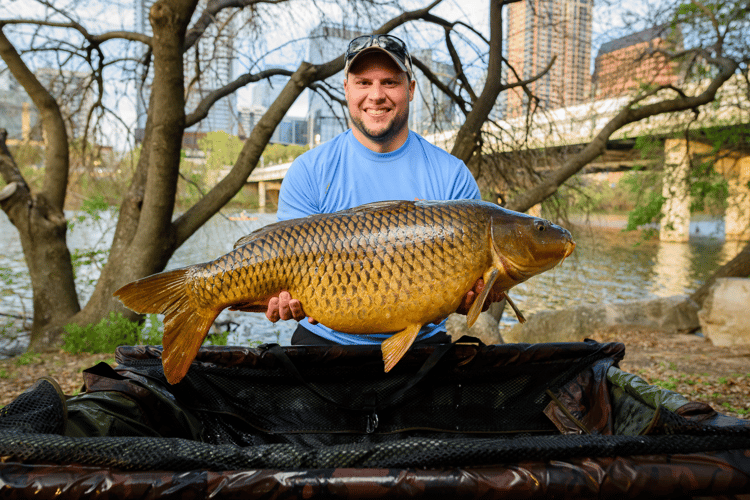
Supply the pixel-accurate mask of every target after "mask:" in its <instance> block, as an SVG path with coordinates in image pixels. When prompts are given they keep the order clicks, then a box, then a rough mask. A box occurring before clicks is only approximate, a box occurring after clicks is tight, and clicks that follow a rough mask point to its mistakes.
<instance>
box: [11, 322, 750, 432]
mask: <svg viewBox="0 0 750 500" xmlns="http://www.w3.org/2000/svg"><path fill="white" fill-rule="evenodd" d="M593 338H594V340H597V341H599V342H622V343H624V344H625V346H626V351H625V359H624V360H623V361H622V362H621V363H620V367H621V368H622V369H623V370H625V371H627V372H630V373H633V374H636V375H639V376H640V377H642V378H643V379H645V380H646V381H647V382H649V383H650V384H653V385H658V386H660V387H663V388H665V389H669V390H672V391H675V392H678V393H680V394H682V395H684V396H685V397H686V398H687V399H689V400H690V401H699V402H704V403H708V404H710V405H711V406H712V407H713V408H714V409H715V410H716V411H718V412H720V413H723V414H725V415H731V416H735V417H739V418H745V419H750V347H716V346H713V345H712V344H711V343H710V342H709V341H707V340H705V339H703V338H701V337H699V336H697V335H692V334H676V333H667V332H660V331H655V330H645V329H640V328H632V327H622V326H615V327H607V328H603V329H601V330H598V331H597V332H595V334H594V335H593ZM100 361H104V362H106V363H109V364H110V365H113V366H114V365H115V360H114V356H107V355H102V354H69V353H66V352H64V351H60V352H55V353H45V354H24V355H21V356H17V357H15V358H10V359H5V360H0V405H2V406H5V405H7V404H8V403H10V402H11V401H12V400H13V399H15V398H16V397H18V395H20V394H21V393H22V392H23V391H25V390H26V389H28V388H29V387H30V386H31V385H32V384H33V383H34V382H35V381H36V380H37V379H39V378H40V377H43V376H49V377H52V378H54V379H55V380H57V381H58V383H59V384H60V387H61V388H62V390H63V392H64V393H65V394H68V395H76V394H78V393H79V391H80V389H81V385H82V383H83V377H82V375H81V372H82V371H83V370H85V369H86V368H90V367H92V366H94V365H96V364H97V363H99V362H100Z"/></svg>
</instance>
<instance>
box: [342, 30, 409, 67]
mask: <svg viewBox="0 0 750 500" xmlns="http://www.w3.org/2000/svg"><path fill="white" fill-rule="evenodd" d="M371 47H378V48H381V49H383V50H385V51H386V52H388V54H389V55H390V56H391V57H392V58H393V59H394V61H396V63H398V65H399V66H401V69H403V70H404V71H405V72H406V73H407V74H408V75H409V77H411V68H412V63H411V55H409V51H408V50H407V49H406V44H405V43H404V41H403V40H401V39H400V38H398V37H395V36H393V35H363V36H358V37H357V38H355V39H354V40H352V41H351V42H349V46H348V47H347V49H346V70H345V72H346V73H348V72H349V66H350V65H351V62H352V61H353V60H354V58H355V57H357V55H359V54H360V53H361V52H362V51H363V50H365V49H369V48H371Z"/></svg>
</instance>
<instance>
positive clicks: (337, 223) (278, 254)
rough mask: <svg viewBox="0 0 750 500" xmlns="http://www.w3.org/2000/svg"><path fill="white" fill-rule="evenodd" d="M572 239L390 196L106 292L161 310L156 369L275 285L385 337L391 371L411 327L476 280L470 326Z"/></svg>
mask: <svg viewBox="0 0 750 500" xmlns="http://www.w3.org/2000/svg"><path fill="white" fill-rule="evenodd" d="M574 248H575V243H574V242H573V239H572V238H571V236H570V233H569V232H568V231H567V230H566V229H563V228H561V227H560V226H557V225H555V224H551V223H550V222H548V221H546V220H544V219H539V218H536V217H531V216H528V215H525V214H521V213H518V212H512V211H510V210H506V209H503V208H501V207H499V206H497V205H494V204H491V203H486V202H481V201H473V200H462V201H444V202H430V201H416V202H412V201H388V202H378V203H370V204H367V205H362V206H360V207H356V208H352V209H349V210H343V211H340V212H336V213H331V214H321V215H312V216H310V217H305V218H301V219H294V220H287V221H282V222H277V223H275V224H270V225H268V226H265V227H263V228H261V229H258V230H257V231H255V232H253V233H251V234H249V235H247V236H245V237H243V238H241V239H240V240H239V241H237V243H236V244H235V246H234V249H233V250H232V251H230V252H229V253H227V254H226V255H223V256H221V257H219V258H218V259H216V260H214V261H213V262H207V263H203V264H196V265H193V266H189V267H184V268H181V269H175V270H172V271H166V272H163V273H159V274H155V275H152V276H149V277H146V278H143V279H139V280H137V281H134V282H132V283H130V284H128V285H125V286H124V287H122V288H120V289H119V290H117V291H116V292H115V296H116V297H118V298H119V299H120V300H121V301H122V302H123V304H125V305H126V306H127V307H129V308H130V309H132V310H134V311H136V312H139V313H160V314H164V315H165V318H164V340H163V344H164V351H163V355H162V363H163V366H164V374H165V375H166V377H167V380H168V381H169V382H170V383H172V384H174V383H177V382H179V381H180V380H181V379H182V378H183V377H184V376H185V374H186V373H187V371H188V368H189V367H190V363H191V362H192V361H193V359H194V358H195V356H196V354H197V353H198V349H199V348H200V346H201V344H202V343H203V340H204V339H205V337H206V334H207V332H208V329H209V328H210V326H211V324H212V323H213V321H214V320H215V319H216V316H217V315H218V314H219V313H220V312H221V311H222V310H223V309H225V308H227V307H229V308H231V309H234V310H243V311H265V310H266V308H267V305H268V301H269V299H270V298H271V297H272V296H275V295H277V294H278V293H279V292H280V291H281V290H288V291H289V292H290V294H291V296H292V297H294V298H296V299H299V300H300V302H301V303H302V306H303V307H304V310H305V313H306V314H308V315H309V316H310V317H313V318H315V319H316V320H318V321H319V322H320V323H322V324H324V325H326V326H328V327H330V328H333V329H334V330H338V331H342V332H347V333H352V334H369V333H388V332H393V335H392V336H391V337H389V338H388V339H386V340H385V341H383V343H382V346H381V349H382V352H383V360H384V362H385V370H386V371H389V370H390V369H391V368H392V367H393V366H394V365H395V364H396V363H397V362H398V360H400V359H401V357H402V356H403V355H404V353H405V352H406V351H407V350H408V349H409V347H410V346H411V344H412V343H413V342H414V339H415V337H416V336H417V334H418V332H419V330H420V329H421V327H422V326H423V325H425V324H427V323H434V322H438V321H441V320H442V319H443V318H445V317H446V316H448V315H449V314H450V313H452V312H454V311H455V310H456V309H457V308H458V307H459V305H460V304H461V301H462V298H463V297H464V296H465V295H466V293H467V292H468V291H469V290H471V289H472V287H473V285H474V284H475V282H476V281H477V280H478V279H479V278H484V283H485V287H484V291H483V293H481V294H480V295H479V296H478V297H477V298H476V300H475V301H474V303H473V305H472V307H471V309H470V310H469V313H468V314H467V322H468V324H469V326H471V325H472V324H473V323H474V321H475V320H476V318H477V316H478V315H479V313H480V311H481V309H482V305H483V303H484V302H485V300H486V298H487V292H489V290H490V289H491V288H492V287H493V286H495V287H496V290H499V289H500V288H501V289H502V291H506V290H508V289H510V288H511V287H513V286H515V285H517V284H519V283H521V282H523V281H526V280H527V279H529V278H530V277H532V276H534V275H536V274H539V273H541V272H543V271H546V270H548V269H551V268H552V267H554V266H555V265H557V264H558V263H559V262H561V261H562V260H563V259H564V258H565V257H567V256H568V255H570V254H571V252H572V251H573V249H574Z"/></svg>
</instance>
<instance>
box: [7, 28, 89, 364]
mask: <svg viewBox="0 0 750 500" xmlns="http://www.w3.org/2000/svg"><path fill="white" fill-rule="evenodd" d="M0 57H2V58H3V60H4V61H5V63H6V64H7V66H8V69H9V70H10V72H11V73H12V74H13V76H14V77H15V78H16V80H18V82H19V83H21V84H22V85H23V86H24V88H25V89H26V92H27V93H28V94H29V97H31V99H32V101H33V102H34V105H35V106H36V107H37V109H39V112H40V117H41V121H42V127H43V130H44V145H45V153H46V157H45V169H44V172H45V173H44V180H43V186H42V190H41V191H40V192H39V193H36V194H34V193H32V192H31V190H30V189H29V186H28V184H27V183H26V181H25V180H24V178H23V175H22V174H21V172H20V171H19V170H18V167H17V166H16V163H15V161H14V160H13V158H12V156H11V155H10V152H9V151H8V148H7V146H6V144H5V140H6V137H7V133H6V132H5V131H4V130H3V131H2V134H0V136H1V138H2V144H0V173H1V174H2V176H3V179H4V180H5V182H6V183H7V184H8V186H6V189H7V191H6V190H4V192H5V195H4V197H3V199H2V200H0V206H2V209H3V211H4V212H5V213H6V214H7V215H8V218H9V219H10V221H11V222H12V223H13V225H14V226H15V227H16V229H17V230H18V233H19V235H20V239H21V246H22V248H23V252H24V258H25V260H26V265H27V266H28V268H29V276H30V278H31V286H32V292H33V303H34V320H33V323H32V329H31V339H30V344H29V348H30V349H32V350H45V349H47V348H49V347H52V346H56V345H57V344H58V343H59V341H60V336H61V334H62V326H64V324H65V322H66V320H67V319H68V318H70V317H71V316H73V315H74V314H76V313H77V312H78V311H79V310H80V305H79V303H78V296H77V294H76V288H75V279H74V273H73V263H72V262H71V256H70V252H69V251H68V246H67V241H66V232H67V221H66V220H65V214H64V212H63V208H64V204H65V192H66V190H67V184H68V167H69V160H68V135H67V132H66V130H65V123H64V121H63V118H62V114H61V112H60V108H59V107H58V105H57V103H56V102H55V100H54V98H53V97H52V96H51V95H50V94H49V92H47V90H46V89H45V88H44V87H43V86H42V84H41V83H40V82H39V81H38V80H37V78H36V77H35V76H34V74H33V73H32V72H31V71H30V70H29V68H28V67H27V66H26V64H25V63H24V62H23V60H22V59H21V57H20V56H19V54H18V52H16V50H15V48H14V47H13V45H12V44H11V43H10V41H9V40H8V39H7V38H6V37H5V34H4V33H3V31H2V29H0Z"/></svg>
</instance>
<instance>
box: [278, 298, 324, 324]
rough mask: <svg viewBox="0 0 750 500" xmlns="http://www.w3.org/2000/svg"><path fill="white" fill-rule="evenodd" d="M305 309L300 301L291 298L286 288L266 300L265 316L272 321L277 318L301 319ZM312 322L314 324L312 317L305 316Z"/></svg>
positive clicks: (303, 316)
mask: <svg viewBox="0 0 750 500" xmlns="http://www.w3.org/2000/svg"><path fill="white" fill-rule="evenodd" d="M305 316H306V314H305V311H304V310H303V309H302V303H301V302H300V301H299V300H297V299H293V298H292V296H291V295H290V294H289V292H287V291H286V290H282V291H281V293H279V295H278V296H277V297H271V299H270V300H269V301H268V309H267V310H266V318H268V320H269V321H271V322H272V323H276V322H277V321H278V320H280V319H283V320H285V321H286V320H290V319H296V320H297V321H302V320H303V319H304V318H305ZM307 321H309V322H310V323H312V324H316V323H317V321H315V320H314V319H313V318H307Z"/></svg>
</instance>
